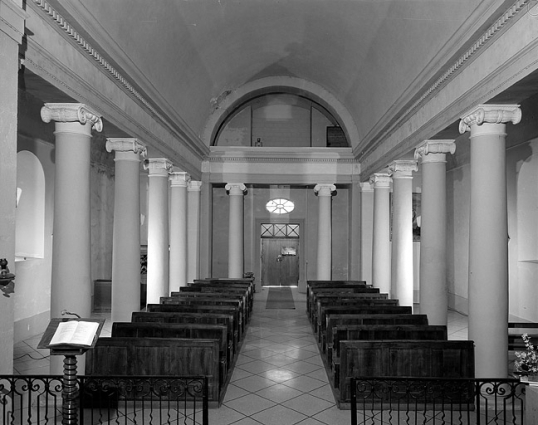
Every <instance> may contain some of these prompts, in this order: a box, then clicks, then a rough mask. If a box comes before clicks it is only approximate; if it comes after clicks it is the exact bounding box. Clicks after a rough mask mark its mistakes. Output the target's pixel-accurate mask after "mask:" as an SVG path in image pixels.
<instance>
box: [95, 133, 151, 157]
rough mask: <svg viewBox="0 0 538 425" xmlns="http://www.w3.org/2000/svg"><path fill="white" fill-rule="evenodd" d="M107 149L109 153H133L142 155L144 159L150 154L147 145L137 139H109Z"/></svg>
mask: <svg viewBox="0 0 538 425" xmlns="http://www.w3.org/2000/svg"><path fill="white" fill-rule="evenodd" d="M105 148H106V151H107V152H112V151H115V152H132V153H135V154H138V155H141V156H142V157H143V158H145V157H146V155H147V154H148V148H147V147H146V145H144V144H142V143H140V142H139V141H138V139H135V138H121V137H109V138H107V139H106V145H105Z"/></svg>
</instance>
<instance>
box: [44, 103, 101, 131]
mask: <svg viewBox="0 0 538 425" xmlns="http://www.w3.org/2000/svg"><path fill="white" fill-rule="evenodd" d="M41 119H42V120H43V121H44V122H46V123H49V122H51V121H52V120H54V121H57V122H77V121H78V122H79V123H81V124H86V123H90V124H91V125H92V126H91V127H92V128H93V129H94V130H95V131H99V132H100V131H101V130H102V129H103V121H102V120H101V115H99V114H98V113H97V112H96V111H94V110H93V109H91V108H90V107H89V106H86V105H84V104H82V103H45V106H43V107H42V108H41Z"/></svg>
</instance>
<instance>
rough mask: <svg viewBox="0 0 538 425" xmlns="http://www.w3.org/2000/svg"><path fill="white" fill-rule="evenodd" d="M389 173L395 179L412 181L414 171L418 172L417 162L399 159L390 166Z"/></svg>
mask: <svg viewBox="0 0 538 425" xmlns="http://www.w3.org/2000/svg"><path fill="white" fill-rule="evenodd" d="M388 168H389V173H390V175H391V176H392V178H393V179H406V178H407V179H410V178H412V177H413V174H412V173H413V171H418V166H417V161H415V160H414V159H398V160H396V161H393V162H391V163H390V164H389V167H388Z"/></svg>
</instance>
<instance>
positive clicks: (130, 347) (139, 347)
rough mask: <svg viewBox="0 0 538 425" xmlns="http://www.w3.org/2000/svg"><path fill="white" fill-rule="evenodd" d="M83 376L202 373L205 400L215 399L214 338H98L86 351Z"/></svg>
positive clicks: (216, 349) (217, 390)
mask: <svg viewBox="0 0 538 425" xmlns="http://www.w3.org/2000/svg"><path fill="white" fill-rule="evenodd" d="M86 374H87V375H100V376H102V375H104V376H115V375H132V376H147V375H166V376H192V375H203V376H207V377H208V380H209V400H211V401H219V397H220V391H221V390H222V389H223V384H224V383H223V382H220V375H219V343H218V341H216V340H205V339H182V338H144V339H141V338H99V339H98V340H97V343H96V344H95V347H94V348H93V349H92V350H88V352H87V354H86Z"/></svg>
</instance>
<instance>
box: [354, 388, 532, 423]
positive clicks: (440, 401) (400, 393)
mask: <svg viewBox="0 0 538 425" xmlns="http://www.w3.org/2000/svg"><path fill="white" fill-rule="evenodd" d="M348 382H349V385H350V395H351V400H350V409H351V424H352V425H358V423H359V421H360V423H361V424H377V423H383V424H398V425H399V424H423V423H428V424H436V423H439V424H446V425H449V424H450V425H456V424H457V425H463V424H465V425H470V424H477V425H481V424H492V423H493V424H512V425H523V424H524V400H525V398H524V393H525V384H523V383H521V382H520V381H519V380H517V379H466V378H454V379H436V378H350V379H348Z"/></svg>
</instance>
